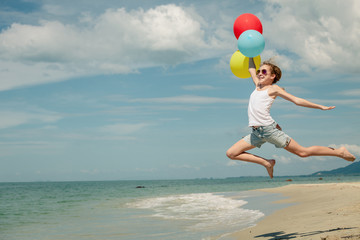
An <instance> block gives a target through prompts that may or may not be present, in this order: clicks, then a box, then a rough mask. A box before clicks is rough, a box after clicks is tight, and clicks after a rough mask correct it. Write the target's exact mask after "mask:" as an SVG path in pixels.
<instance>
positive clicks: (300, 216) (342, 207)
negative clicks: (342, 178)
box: [231, 183, 360, 240]
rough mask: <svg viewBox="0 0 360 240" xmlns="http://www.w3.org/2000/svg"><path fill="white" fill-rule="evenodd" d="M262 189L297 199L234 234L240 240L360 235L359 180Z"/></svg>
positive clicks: (345, 239) (335, 239)
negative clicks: (355, 181) (252, 225)
mask: <svg viewBox="0 0 360 240" xmlns="http://www.w3.org/2000/svg"><path fill="white" fill-rule="evenodd" d="M261 191H266V192H272V193H281V194H283V195H284V196H287V197H289V198H287V199H284V200H281V201H278V202H279V203H294V205H291V206H290V207H286V208H284V209H281V210H278V211H276V212H275V213H273V214H271V215H270V216H267V217H265V218H264V220H262V221H260V222H259V223H258V224H257V225H256V226H255V227H251V228H248V229H245V230H242V231H240V232H236V233H234V234H232V236H231V237H232V238H234V239H239V240H250V239H256V240H265V239H266V240H277V239H306V240H315V239H316V240H354V239H360V183H328V184H301V185H300V184H299V185H297V184H293V185H287V186H284V187H279V188H272V189H262V190H261Z"/></svg>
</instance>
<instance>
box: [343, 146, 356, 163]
mask: <svg viewBox="0 0 360 240" xmlns="http://www.w3.org/2000/svg"><path fill="white" fill-rule="evenodd" d="M339 150H340V151H341V157H342V158H343V159H345V160H346V161H350V162H353V161H355V159H356V158H355V156H354V155H352V154H351V153H350V152H349V151H348V150H347V149H346V148H345V147H341V148H339Z"/></svg>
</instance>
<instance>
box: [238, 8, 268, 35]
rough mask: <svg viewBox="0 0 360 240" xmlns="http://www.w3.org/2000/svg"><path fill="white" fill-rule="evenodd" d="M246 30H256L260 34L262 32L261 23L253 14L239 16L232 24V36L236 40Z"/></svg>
mask: <svg viewBox="0 0 360 240" xmlns="http://www.w3.org/2000/svg"><path fill="white" fill-rule="evenodd" d="M247 30H256V31H258V32H259V33H261V34H262V32H263V28H262V24H261V22H260V20H259V19H258V18H257V17H256V16H255V15H254V14H251V13H244V14H241V15H240V16H238V17H237V18H236V20H235V22H234V34H235V37H236V38H237V39H238V38H239V36H240V35H241V34H242V33H243V32H245V31H247Z"/></svg>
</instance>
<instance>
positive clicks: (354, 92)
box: [339, 88, 360, 97]
mask: <svg viewBox="0 0 360 240" xmlns="http://www.w3.org/2000/svg"><path fill="white" fill-rule="evenodd" d="M339 94H340V95H344V96H351V97H354V96H355V97H358V96H360V88H357V89H351V90H346V91H342V92H340V93H339Z"/></svg>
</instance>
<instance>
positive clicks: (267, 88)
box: [226, 58, 355, 178]
mask: <svg viewBox="0 0 360 240" xmlns="http://www.w3.org/2000/svg"><path fill="white" fill-rule="evenodd" d="M249 72H250V74H251V77H252V80H253V82H254V84H255V90H254V91H253V93H252V94H251V96H250V99H249V106H248V116H249V127H251V128H252V133H251V134H249V135H247V136H246V137H244V138H243V139H241V140H240V141H238V142H237V143H235V144H234V145H233V146H232V147H231V148H229V149H228V150H227V152H226V155H227V156H228V157H229V158H230V159H232V160H241V161H246V162H253V163H257V164H260V165H262V166H264V167H265V168H266V170H267V172H268V174H269V176H270V178H273V171H274V166H275V160H274V159H265V158H262V157H259V156H256V155H253V154H251V153H248V152H246V151H248V150H251V149H253V148H255V147H258V148H260V147H261V145H262V144H264V143H265V142H269V143H272V144H274V145H275V147H277V148H284V149H285V150H287V151H289V152H291V153H293V154H296V155H298V156H299V157H309V156H336V157H339V158H343V159H345V160H347V161H351V162H352V161H355V156H354V155H352V154H351V153H350V152H349V151H348V150H347V149H346V148H345V147H340V148H337V149H334V148H330V147H323V146H311V147H303V146H301V145H300V144H298V143H297V142H296V141H295V140H294V139H293V138H290V137H289V136H288V135H287V134H285V133H284V132H283V131H282V129H281V127H280V126H279V125H278V124H277V123H276V122H275V121H274V120H273V118H272V117H271V115H270V108H271V105H272V104H273V102H274V100H275V98H276V97H282V98H283V99H285V100H288V101H290V102H293V103H294V104H296V105H298V106H302V107H308V108H316V109H321V110H331V109H334V108H335V106H331V107H327V106H323V105H319V104H315V103H312V102H310V101H307V100H305V99H302V98H298V97H295V96H294V95H291V94H289V93H287V92H286V91H285V90H284V89H283V88H281V87H279V86H278V85H276V84H275V83H276V82H278V81H279V80H280V78H281V70H280V68H279V67H277V66H276V65H275V64H273V63H271V62H269V61H268V62H264V63H262V65H261V66H260V68H259V70H258V71H256V68H255V64H254V60H253V59H252V58H250V59H249Z"/></svg>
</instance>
